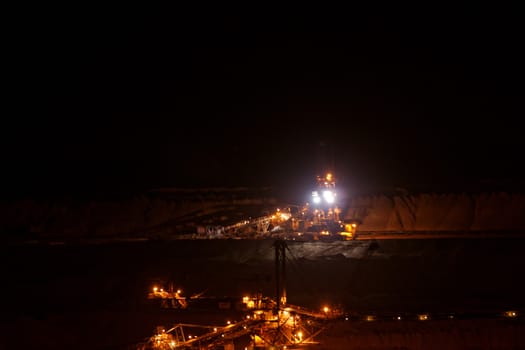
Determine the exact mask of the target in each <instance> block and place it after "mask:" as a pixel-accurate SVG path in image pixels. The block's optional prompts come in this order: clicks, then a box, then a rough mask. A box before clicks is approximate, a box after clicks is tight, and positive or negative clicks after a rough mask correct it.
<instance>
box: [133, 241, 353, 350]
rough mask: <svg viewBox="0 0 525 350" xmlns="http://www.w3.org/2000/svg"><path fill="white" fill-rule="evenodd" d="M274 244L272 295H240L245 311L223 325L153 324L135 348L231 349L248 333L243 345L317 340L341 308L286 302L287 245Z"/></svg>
mask: <svg viewBox="0 0 525 350" xmlns="http://www.w3.org/2000/svg"><path fill="white" fill-rule="evenodd" d="M274 246H275V258H276V259H275V264H276V296H275V299H271V298H268V297H262V296H260V295H257V296H255V297H248V296H246V297H244V298H243V302H244V303H245V306H246V308H245V310H246V314H245V315H244V316H243V318H242V320H241V321H238V322H228V324H227V325H225V326H208V325H195V324H184V323H179V324H176V325H174V326H173V327H171V328H170V329H168V330H165V328H164V327H157V330H156V332H155V334H154V335H153V336H151V337H149V338H148V339H146V340H145V341H144V342H142V343H140V344H138V346H137V349H140V350H148V349H159V350H160V349H198V350H201V349H223V350H230V349H231V350H233V349H234V340H235V339H238V338H239V337H242V336H249V339H250V344H249V347H245V348H246V349H252V350H256V349H261V350H262V349H291V348H295V347H298V346H307V345H311V344H317V342H316V341H315V337H316V336H317V335H318V334H319V333H321V332H322V331H323V330H324V329H326V328H327V327H328V326H329V325H330V324H331V322H334V321H337V320H340V319H342V315H343V312H342V311H341V310H337V309H332V308H330V307H328V306H325V307H323V309H322V310H320V311H315V310H310V309H307V308H304V307H300V306H295V305H291V304H288V302H287V298H286V288H285V276H286V275H285V273H286V268H285V260H286V249H287V245H286V242H285V241H284V240H277V241H276V242H275V244H274Z"/></svg>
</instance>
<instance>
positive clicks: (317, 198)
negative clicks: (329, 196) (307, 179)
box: [312, 191, 321, 204]
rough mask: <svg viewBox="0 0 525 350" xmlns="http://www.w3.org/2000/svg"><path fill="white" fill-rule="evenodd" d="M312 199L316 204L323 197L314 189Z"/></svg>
mask: <svg viewBox="0 0 525 350" xmlns="http://www.w3.org/2000/svg"><path fill="white" fill-rule="evenodd" d="M312 201H313V202H314V203H315V204H319V203H321V197H319V194H318V193H317V191H313V192H312Z"/></svg>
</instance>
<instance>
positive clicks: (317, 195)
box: [195, 172, 360, 240]
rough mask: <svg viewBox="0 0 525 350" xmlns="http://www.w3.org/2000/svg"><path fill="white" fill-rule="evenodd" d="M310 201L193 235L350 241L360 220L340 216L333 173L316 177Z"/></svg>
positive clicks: (199, 236)
mask: <svg viewBox="0 0 525 350" xmlns="http://www.w3.org/2000/svg"><path fill="white" fill-rule="evenodd" d="M316 181H317V184H316V187H315V189H314V190H313V191H312V192H311V201H310V202H307V203H305V204H303V205H288V206H286V207H285V208H283V209H281V208H277V209H276V210H275V212H273V213H269V214H267V215H263V216H260V217H255V218H248V219H246V220H242V221H239V222H235V223H232V224H231V225H228V226H214V227H208V229H207V230H203V231H202V232H201V233H200V234H198V235H197V236H196V237H195V238H206V239H216V238H249V239H254V238H259V239H261V238H284V239H294V240H297V239H299V240H352V239H356V238H357V228H358V225H359V224H360V222H358V221H356V220H352V221H344V220H342V219H341V208H340V206H339V199H338V196H337V191H336V181H335V177H334V175H333V174H332V173H330V172H328V173H326V174H325V175H324V176H317V178H316Z"/></svg>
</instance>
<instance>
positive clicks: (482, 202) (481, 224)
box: [344, 192, 525, 232]
mask: <svg viewBox="0 0 525 350" xmlns="http://www.w3.org/2000/svg"><path fill="white" fill-rule="evenodd" d="M344 219H345V220H352V219H357V220H360V221H361V225H360V226H359V230H360V231H361V232H418V231H422V232H424V231H433V232H441V231H456V232H457V231H524V230H525V195H523V194H511V193H505V192H497V193H486V194H476V195H472V194H428V193H423V194H417V195H400V196H385V195H377V196H363V197H356V198H353V199H351V200H350V201H349V205H348V206H347V210H346V211H345V215H344Z"/></svg>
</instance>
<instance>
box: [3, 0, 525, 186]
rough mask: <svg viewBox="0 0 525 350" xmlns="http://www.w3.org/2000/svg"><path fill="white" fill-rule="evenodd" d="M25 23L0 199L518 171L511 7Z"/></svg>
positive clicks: (146, 14)
mask: <svg viewBox="0 0 525 350" xmlns="http://www.w3.org/2000/svg"><path fill="white" fill-rule="evenodd" d="M203 6H204V5H203ZM476 6H477V5H476ZM24 21H25V22H22V23H21V24H19V26H18V27H16V28H18V29H16V28H15V29H13V31H14V33H16V39H13V40H12V41H13V43H14V44H15V45H14V47H15V50H13V52H14V53H13V57H14V61H16V62H17V65H16V67H17V68H18V67H19V69H16V70H15V73H16V74H17V79H16V84H15V85H14V86H15V88H14V90H16V91H20V92H21V95H22V97H21V98H20V100H19V101H20V102H17V108H15V109H14V110H12V111H11V112H9V113H10V114H9V113H8V115H11V117H9V116H6V117H5V122H4V128H3V130H4V133H3V134H4V137H3V138H2V142H3V143H4V145H3V146H2V149H3V152H5V154H4V156H3V159H4V167H3V168H4V170H3V172H4V176H5V177H4V180H3V181H2V190H3V191H4V194H5V195H15V196H16V195H23V196H39V195H81V194H84V195H85V194H86V193H87V194H93V193H98V194H99V195H100V194H103V195H108V196H110V195H111V194H112V193H135V192H140V191H145V190H148V189H153V188H159V187H208V186H228V187H229V186H275V187H279V188H280V187H287V188H292V189H293V191H297V193H299V192H301V191H303V189H304V187H305V186H309V185H310V184H312V183H313V179H314V177H315V175H316V174H317V173H319V172H321V171H324V169H326V168H331V169H332V170H333V171H335V174H336V176H337V177H338V179H339V183H340V184H341V185H342V186H345V187H346V188H347V189H349V190H350V191H351V190H353V189H355V190H357V189H359V188H365V187H374V186H375V187H379V188H392V187H410V186H428V188H429V189H430V188H432V186H437V185H440V186H441V185H444V186H447V185H450V186H453V185H454V186H456V185H457V184H465V183H470V184H472V183H516V182H520V181H521V179H522V178H523V177H524V175H525V174H524V171H523V170H521V168H522V165H521V162H522V161H523V156H522V153H523V149H524V145H525V142H524V141H523V131H522V129H521V126H520V123H521V117H522V116H523V115H524V113H523V82H524V79H523V78H524V74H523V62H525V59H524V58H525V57H524V55H523V53H522V52H521V49H522V46H523V45H522V44H523V36H522V35H523V20H522V18H520V16H519V11H517V9H516V10H514V9H511V8H508V9H503V8H479V7H465V8H453V9H450V8H431V7H429V8H408V7H407V8H400V7H395V8H382V9H361V8H359V9H357V8H354V9H351V8H349V9H335V8H334V9H322V10H319V11H318V9H316V8H312V9H309V11H298V10H297V9H293V10H291V11H288V9H287V11H284V10H282V9H279V11H277V10H276V9H269V8H266V9H265V8H250V9H248V8H246V9H239V8H231V9H228V8H222V7H221V8H217V9H212V8H206V9H204V8H192V9H190V8H169V9H168V8H166V9H155V11H152V10H151V9H147V10H146V9H142V8H131V9H128V8H119V9H113V8H112V9H109V8H104V9H97V8H66V9H64V8H57V9H50V8H46V12H45V13H44V15H42V16H41V15H39V14H38V13H36V14H34V16H29V17H28V18H25V19H24ZM24 23H25V24H26V25H24ZM17 31H18V32H17ZM18 38H19V39H18ZM17 101H18V100H17Z"/></svg>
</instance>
